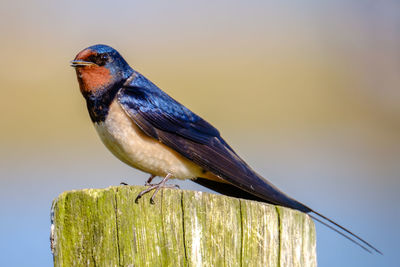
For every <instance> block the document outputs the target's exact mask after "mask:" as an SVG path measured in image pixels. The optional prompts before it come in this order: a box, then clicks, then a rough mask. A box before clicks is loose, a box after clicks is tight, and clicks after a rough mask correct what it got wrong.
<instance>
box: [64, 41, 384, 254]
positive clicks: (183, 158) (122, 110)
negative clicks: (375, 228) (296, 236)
mask: <svg viewBox="0 0 400 267" xmlns="http://www.w3.org/2000/svg"><path fill="white" fill-rule="evenodd" d="M71 66H72V67H74V68H75V71H76V75H77V79H78V83H79V88H80V91H81V93H82V95H83V97H84V98H85V100H86V105H87V109H88V112H89V116H90V119H91V121H92V122H93V124H94V127H95V129H96V131H97V133H98V135H99V136H100V139H101V140H102V142H103V143H104V145H105V146H106V147H107V148H108V149H109V150H110V151H111V152H112V153H113V154H114V155H115V156H116V157H117V158H118V159H120V160H121V161H122V162H124V163H126V164H128V165H129V166H131V167H134V168H136V169H139V170H141V171H143V172H145V173H148V174H150V177H149V179H148V180H147V181H146V184H145V185H146V186H147V188H146V190H143V191H142V192H140V193H139V195H138V196H137V198H136V200H135V202H136V203H137V201H138V200H139V199H140V198H141V197H142V196H143V195H144V194H146V193H148V192H151V191H153V190H154V192H153V195H152V197H151V199H150V201H151V202H152V203H154V197H155V196H156V194H157V192H158V191H159V190H160V189H161V188H165V187H174V186H173V185H169V184H166V182H167V181H168V180H169V179H182V180H185V179H189V180H192V181H194V182H196V183H198V184H200V185H202V186H205V187H207V188H209V189H211V190H214V191H216V192H218V193H221V194H224V195H227V196H231V197H238V198H243V199H249V200H256V201H261V202H266V203H270V204H274V205H280V206H283V207H288V208H291V209H295V210H298V211H301V212H304V213H307V214H309V216H311V217H312V218H313V219H315V220H316V221H318V222H320V223H322V224H324V225H325V226H327V227H329V228H330V229H332V230H334V231H335V232H337V233H339V234H341V235H342V236H344V237H345V238H347V239H349V240H350V241H352V242H353V243H355V244H357V245H358V246H360V247H361V248H363V249H365V250H366V251H368V252H370V253H372V251H375V252H377V253H379V254H382V252H381V251H379V250H378V249H377V248H375V247H374V246H373V245H371V244H370V243H368V242H367V241H365V240H364V239H362V238H361V237H359V236H358V235H356V234H354V233H353V232H351V231H350V230H348V229H347V228H345V227H343V226H341V225H339V224H338V223H336V222H335V221H333V220H331V219H329V218H327V217H326V216H324V215H322V214H321V213H319V212H317V211H315V210H313V209H311V208H310V207H308V206H306V205H305V204H303V203H301V202H299V201H297V200H295V199H294V198H292V197H290V196H288V195H287V194H285V193H283V192H282V191H281V190H279V189H278V188H277V187H276V186H274V185H273V184H272V183H271V182H269V181H268V180H267V179H265V178H264V177H262V176H261V175H259V174H258V173H257V172H255V171H254V170H253V169H252V168H251V167H250V166H249V165H248V164H247V163H246V162H245V161H244V160H243V159H242V158H241V157H240V156H239V155H238V154H237V153H236V152H235V151H234V150H233V149H232V147H231V146H230V145H229V144H228V143H227V142H226V141H225V140H224V139H223V138H222V137H221V134H220V132H219V131H218V130H217V129H216V128H215V127H214V126H212V125H211V124H210V123H208V122H207V121H206V120H204V119H203V118H201V117H200V116H198V115H196V114H195V113H194V112H192V111H191V110H189V109H188V108H187V107H185V106H184V105H182V104H180V103H179V102H178V101H176V100H175V99H173V98H172V97H171V96H169V95H168V94H167V93H165V92H164V91H162V90H161V89H160V88H159V87H157V86H156V85H155V84H154V83H152V82H151V81H150V80H148V79H147V78H146V77H145V76H143V75H142V74H140V73H139V72H137V71H136V70H134V69H133V68H131V67H130V66H129V64H128V63H127V62H126V61H125V59H124V58H123V57H122V56H121V55H120V53H119V52H118V51H117V50H115V49H114V48H112V47H110V46H108V45H103V44H97V45H93V46H90V47H87V48H85V49H83V50H82V51H80V52H79V53H78V54H77V55H76V57H75V58H74V60H72V61H71ZM154 177H162V178H163V179H162V180H161V182H159V183H155V184H152V180H153V178H154Z"/></svg>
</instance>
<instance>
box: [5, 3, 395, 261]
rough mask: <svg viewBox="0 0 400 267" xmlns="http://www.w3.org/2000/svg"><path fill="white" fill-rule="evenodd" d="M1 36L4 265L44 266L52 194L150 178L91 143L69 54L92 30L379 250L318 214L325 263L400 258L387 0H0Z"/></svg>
mask: <svg viewBox="0 0 400 267" xmlns="http://www.w3.org/2000/svg"><path fill="white" fill-rule="evenodd" d="M0 34H1V42H0V48H1V50H0V51H1V63H0V69H1V71H0V80H1V96H2V97H1V105H0V123H1V126H0V127H1V128H0V148H1V149H0V214H1V215H0V216H1V219H0V262H1V264H2V265H4V266H51V265H52V255H51V253H50V247H49V246H50V245H49V230H50V218H49V213H50V206H51V202H52V200H53V199H54V198H55V197H56V196H57V195H58V194H60V193H61V192H63V191H65V190H71V189H80V188H88V187H91V188H95V187H100V188H101V187H108V186H110V185H118V184H119V183H120V182H121V181H124V182H127V183H129V184H136V185H142V184H144V182H145V179H146V178H147V174H143V173H140V172H138V171H136V170H133V169H132V168H130V167H128V166H126V165H124V164H123V163H121V162H119V161H118V160H117V159H116V158H114V157H113V156H112V155H111V153H110V152H108V151H107V150H106V148H105V147H104V146H103V145H102V143H101V141H100V140H99V138H98V136H97V134H96V132H95V130H94V128H93V126H92V125H91V122H90V119H89V116H88V114H87V111H86V106H85V102H84V99H83V98H82V96H81V95H80V92H79V89H78V83H77V81H76V77H75V72H74V70H73V69H72V68H71V67H69V61H70V60H72V59H73V58H74V57H75V55H76V54H77V53H78V52H79V51H80V50H82V49H83V48H85V47H87V46H90V45H93V44H97V43H103V44H108V45H111V46H113V47H114V48H116V49H117V50H119V51H120V53H121V54H122V55H123V56H124V57H125V58H126V60H127V61H128V62H129V63H130V64H131V66H132V67H133V68H135V69H136V70H138V71H139V72H141V73H142V74H144V75H145V76H147V77H148V78H149V79H151V80H152V81H153V82H154V83H156V84H157V85H158V86H160V87H161V88H162V89H163V90H165V91H166V92H167V93H168V94H170V95H171V96H173V97H174V98H175V99H177V100H178V101H180V102H181V103H184V104H185V105H186V106H187V107H189V108H190V109H192V110H193V111H195V112H196V113H197V114H199V115H201V116H202V117H204V118H206V119H207V120H208V121H209V122H211V123H212V124H213V125H215V126H216V127H217V128H219V129H220V131H221V133H222V135H223V137H224V138H225V139H226V140H227V141H228V142H229V143H230V144H231V146H232V147H234V148H235V149H236V151H237V152H238V153H239V154H240V155H241V156H242V157H243V158H244V159H246V161H247V162H248V163H249V164H250V165H251V166H252V167H253V168H254V169H255V170H257V171H258V172H259V173H260V174H263V175H264V176H265V177H267V178H268V179H269V180H270V181H272V182H273V183H274V184H275V185H277V186H278V187H280V188H281V189H282V190H283V191H285V192H287V193H288V194H289V195H291V196H293V197H295V198H297V199H298V200H300V201H302V202H304V203H306V204H307V205H309V206H310V207H312V208H314V209H315V210H317V211H320V212H321V213H323V214H325V215H327V216H328V217H331V218H333V219H335V220H336V221H337V222H339V223H341V224H343V225H344V226H346V227H348V228H349V229H352V230H353V231H354V232H355V233H357V234H360V235H361V236H362V237H363V238H365V239H366V240H368V241H370V242H371V243H372V244H374V245H375V246H377V247H378V248H379V249H381V250H382V251H383V252H384V256H380V255H370V254H368V253H366V252H365V251H363V250H362V249H360V248H359V247H357V246H355V245H354V244H352V243H350V242H349V241H347V240H346V239H344V238H342V237H341V236H339V235H337V234H336V233H334V232H332V231H330V230H329V229H327V228H325V227H323V226H321V225H320V224H318V223H317V224H316V225H317V237H318V240H317V253H318V263H319V265H320V266H398V248H399V247H398V244H399V239H400V230H399V226H398V224H399V220H400V211H399V210H400V209H399V207H398V205H399V202H400V192H399V191H400V179H399V175H400V90H399V89H400V75H399V72H400V4H399V2H398V1H355V0H352V1H348V0H347V1H324V3H321V1H307V2H303V1H290V4H284V3H283V2H279V1H201V2H198V3H193V2H191V3H189V2H183V1H168V2H166V1H152V2H151V3H143V2H139V1H132V2H129V3H128V2H124V1H113V2H109V1H64V2H60V1H35V2H33V1H32V2H28V1H25V2H24V3H22V2H19V1H8V0H3V1H2V3H1V7H0ZM180 185H181V187H182V188H185V189H194V190H203V191H206V189H204V188H201V187H200V186H196V185H195V184H194V183H192V182H190V181H187V182H183V183H180Z"/></svg>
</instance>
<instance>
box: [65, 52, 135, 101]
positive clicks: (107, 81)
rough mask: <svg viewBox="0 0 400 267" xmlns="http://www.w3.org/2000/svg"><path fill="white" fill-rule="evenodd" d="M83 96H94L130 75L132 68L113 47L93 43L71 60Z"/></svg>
mask: <svg viewBox="0 0 400 267" xmlns="http://www.w3.org/2000/svg"><path fill="white" fill-rule="evenodd" d="M71 66H72V67H74V68H75V70H76V75H77V77H78V82H79V87H80V89H81V92H82V94H83V95H84V96H85V97H90V96H96V95H98V94H100V93H102V92H104V90H107V89H109V88H112V86H113V85H115V84H117V83H120V82H123V81H125V80H126V79H128V78H129V76H131V75H132V73H133V70H132V68H131V67H130V66H129V65H128V63H126V61H125V60H124V58H123V57H122V56H121V55H120V54H119V53H118V51H117V50H115V49H114V48H112V47H110V46H107V45H94V46H90V47H88V48H85V49H84V50H82V51H81V52H79V53H78V55H76V57H75V59H74V60H72V61H71Z"/></svg>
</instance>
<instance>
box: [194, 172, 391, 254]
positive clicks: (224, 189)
mask: <svg viewBox="0 0 400 267" xmlns="http://www.w3.org/2000/svg"><path fill="white" fill-rule="evenodd" d="M193 181H194V182H195V183H198V184H200V185H202V186H204V187H207V188H209V189H211V190H213V191H216V192H218V193H220V194H223V195H227V196H231V197H237V198H243V199H249V200H256V201H260V202H267V203H270V204H274V205H281V204H280V203H272V202H268V201H266V200H265V199H262V198H260V197H258V196H255V195H253V194H250V193H249V192H246V191H244V190H242V189H240V188H238V187H236V186H233V185H231V184H225V183H219V182H215V181H211V180H208V179H204V178H197V179H196V180H193ZM295 203H297V204H298V205H297V206H302V207H303V210H309V212H306V213H308V215H309V216H310V217H311V218H313V219H314V220H316V221H317V222H319V223H321V224H323V225H325V226H326V227H328V228H329V229H331V230H333V231H335V232H336V233H338V234H340V235H341V236H343V237H345V238H347V239H348V240H350V241H351V242H353V243H354V244H356V245H358V246H359V247H361V248H362V249H364V250H366V251H368V252H369V253H372V250H373V251H375V252H377V253H379V254H381V255H383V253H382V252H381V251H380V250H378V249H377V248H375V247H374V246H373V245H371V244H370V243H368V242H367V241H365V240H364V239H362V238H361V237H359V236H358V235H356V234H354V233H353V232H351V231H350V230H348V229H346V228H345V227H343V226H341V225H340V224H338V223H336V222H335V221H333V220H331V219H329V218H328V217H326V216H324V215H322V214H320V213H319V212H316V211H314V210H312V209H311V208H309V207H307V206H305V205H304V204H302V203H300V202H297V201H295ZM297 206H296V207H289V208H294V209H297ZM310 213H313V214H314V215H316V216H318V217H319V218H318V217H316V216H314V215H312V214H310ZM323 220H325V221H323ZM335 227H337V228H339V229H340V230H339V229H337V228H335ZM342 231H344V232H345V233H343V232H342ZM346 233H347V234H346Z"/></svg>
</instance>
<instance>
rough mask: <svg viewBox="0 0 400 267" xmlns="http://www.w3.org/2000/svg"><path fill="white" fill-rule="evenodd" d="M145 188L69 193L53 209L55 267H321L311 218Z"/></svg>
mask: <svg viewBox="0 0 400 267" xmlns="http://www.w3.org/2000/svg"><path fill="white" fill-rule="evenodd" d="M143 189H144V187H141V186H118V187H109V188H106V189H85V190H79V191H70V192H64V193H62V194H61V195H60V196H59V197H58V198H57V199H56V200H55V201H54V202H53V207H52V226H51V244H52V252H53V257H54V266H246V267H248V266H316V265H317V263H316V245H315V242H316V235H315V229H314V223H313V221H312V220H311V219H310V218H309V216H307V215H306V214H304V213H301V212H298V211H295V210H291V209H287V208H282V207H278V206H273V205H268V204H264V203H260V202H255V201H248V200H243V199H236V198H231V197H226V196H221V195H215V194H209V193H202V192H196V191H185V190H173V189H164V190H161V191H160V192H159V193H158V195H157V196H156V204H154V205H152V204H150V203H149V197H150V196H151V194H147V195H145V196H144V197H143V198H141V199H140V200H139V203H138V204H135V198H136V196H137V194H138V193H139V192H140V191H141V190H143Z"/></svg>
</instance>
